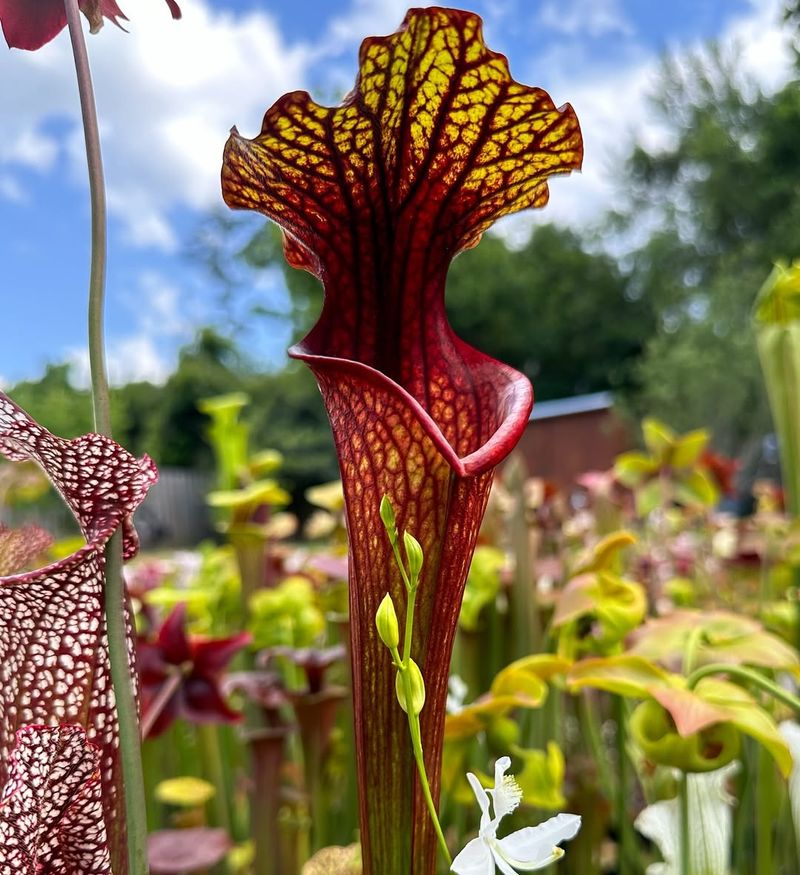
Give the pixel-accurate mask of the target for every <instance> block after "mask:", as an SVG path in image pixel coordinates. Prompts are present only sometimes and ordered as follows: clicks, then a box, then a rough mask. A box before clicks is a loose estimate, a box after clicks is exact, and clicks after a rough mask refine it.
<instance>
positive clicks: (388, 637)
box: [375, 592, 400, 650]
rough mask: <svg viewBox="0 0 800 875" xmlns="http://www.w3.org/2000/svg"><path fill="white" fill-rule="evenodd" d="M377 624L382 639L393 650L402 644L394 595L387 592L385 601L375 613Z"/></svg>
mask: <svg viewBox="0 0 800 875" xmlns="http://www.w3.org/2000/svg"><path fill="white" fill-rule="evenodd" d="M375 625H376V626H377V627H378V635H380V639H381V641H383V643H384V644H385V645H386V646H387V647H388V648H389V650H392V649H393V648H395V647H397V646H398V645H399V644H400V627H399V625H398V623H397V613H396V612H395V609H394V602H393V601H392V597H391V596H390V595H389V593H388V592H387V593H386V595H385V596H384V597H383V601H382V602H381V603H380V605H378V612H377V613H376V614H375Z"/></svg>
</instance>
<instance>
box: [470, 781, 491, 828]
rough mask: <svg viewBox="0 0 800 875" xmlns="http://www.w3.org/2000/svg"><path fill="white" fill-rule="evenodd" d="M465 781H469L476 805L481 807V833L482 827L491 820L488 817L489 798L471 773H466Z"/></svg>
mask: <svg viewBox="0 0 800 875" xmlns="http://www.w3.org/2000/svg"><path fill="white" fill-rule="evenodd" d="M467 780H468V781H469V785H470V787H472V792H473V793H474V794H475V798H476V799H477V800H478V805H480V807H481V831H483V829H484V827H485V826H486V825H487V823H488V821H489V820H490V819H491V818H490V815H489V796H488V795H487V793H486V791H485V790H484V789H483V786H482V785H481V782H480V781H479V780H478V779H477V778H476V777H475V775H473V774H472V772H467Z"/></svg>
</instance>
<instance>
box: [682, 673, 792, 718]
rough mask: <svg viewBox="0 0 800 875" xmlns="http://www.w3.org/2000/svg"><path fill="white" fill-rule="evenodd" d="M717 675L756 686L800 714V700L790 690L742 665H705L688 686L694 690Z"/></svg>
mask: <svg viewBox="0 0 800 875" xmlns="http://www.w3.org/2000/svg"><path fill="white" fill-rule="evenodd" d="M715 674H727V675H730V676H731V677H733V678H738V679H740V680H743V681H747V682H748V683H751V684H754V685H755V686H757V687H758V688H759V689H761V690H764V692H765V693H769V694H770V695H771V696H772V697H773V698H774V699H777V700H778V701H779V702H783V704H784V705H788V706H789V707H790V708H791V709H792V710H793V711H795V712H796V713H798V714H800V699H798V698H797V696H793V695H792V694H791V693H790V692H789V691H788V690H784V689H783V687H779V686H778V684H776V683H775V682H774V681H771V680H770V679H769V678H766V677H764V675H762V674H760V673H759V672H757V671H753V670H752V669H749V668H744V666H741V665H727V664H725V663H723V662H720V663H712V664H711V665H704V666H703V667H702V668H698V669H697V670H696V671H694V672H692V674H691V675H689V677H688V679H687V681H686V686H687V687H688V688H689V689H690V690H693V689H694V688H695V687H696V686H697V684H698V683H699V682H700V681H701V680H702V679H703V678H705V677H708V676H709V675H715Z"/></svg>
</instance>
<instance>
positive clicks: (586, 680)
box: [567, 654, 675, 699]
mask: <svg viewBox="0 0 800 875" xmlns="http://www.w3.org/2000/svg"><path fill="white" fill-rule="evenodd" d="M673 686H675V680H674V677H673V675H670V673H669V672H667V671H665V670H664V669H663V668H661V667H660V666H657V665H655V664H654V663H652V662H649V661H648V660H646V659H642V657H640V656H631V655H628V654H622V655H621V656H609V657H606V658H603V659H582V660H581V661H580V662H576V663H575V664H574V665H573V666H572V668H570V670H569V671H568V672H567V688H568V689H569V690H570V691H571V692H574V691H576V690H582V689H584V688H586V687H593V688H595V689H598V690H606V691H607V692H609V693H617V695H620V696H630V697H632V698H638V699H643V698H646V697H647V696H649V695H651V694H652V691H653V690H654V689H658V688H660V687H661V688H669V687H673Z"/></svg>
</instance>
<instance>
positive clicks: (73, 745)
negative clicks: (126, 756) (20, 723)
mask: <svg viewBox="0 0 800 875" xmlns="http://www.w3.org/2000/svg"><path fill="white" fill-rule="evenodd" d="M99 762H100V754H99V751H98V750H97V749H96V748H95V747H94V745H91V744H89V743H88V742H87V740H86V733H85V731H84V730H83V728H82V727H80V726H59V727H54V728H48V727H45V726H27V727H25V728H24V729H21V730H20V731H19V732H18V733H17V744H16V747H15V749H14V750H13V751H12V753H11V756H10V758H9V763H8V767H9V774H8V780H7V782H6V785H5V788H4V790H3V798H2V801H0V872H2V873H3V875H12V873H13V875H39V873H46V872H49V873H53V875H56V873H57V875H111V860H110V857H109V851H108V843H107V839H106V828H105V824H104V821H103V802H102V793H101V788H100V780H99V773H98V765H99Z"/></svg>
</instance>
